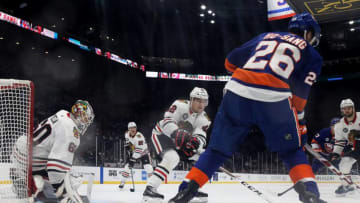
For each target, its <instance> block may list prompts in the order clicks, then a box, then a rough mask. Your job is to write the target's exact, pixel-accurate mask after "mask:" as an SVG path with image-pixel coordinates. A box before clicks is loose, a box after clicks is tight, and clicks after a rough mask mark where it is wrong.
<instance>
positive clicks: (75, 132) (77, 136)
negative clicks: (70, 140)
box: [73, 127, 80, 139]
mask: <svg viewBox="0 0 360 203" xmlns="http://www.w3.org/2000/svg"><path fill="white" fill-rule="evenodd" d="M73 133H74V137H76V138H78V139H79V137H80V132H79V130H78V129H77V128H76V127H74V130H73Z"/></svg>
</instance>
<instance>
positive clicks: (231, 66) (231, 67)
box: [225, 59, 237, 73]
mask: <svg viewBox="0 0 360 203" xmlns="http://www.w3.org/2000/svg"><path fill="white" fill-rule="evenodd" d="M225 68H226V70H228V71H230V72H232V73H233V72H234V71H235V69H236V68H237V66H235V65H234V64H232V63H230V62H229V60H228V59H225Z"/></svg>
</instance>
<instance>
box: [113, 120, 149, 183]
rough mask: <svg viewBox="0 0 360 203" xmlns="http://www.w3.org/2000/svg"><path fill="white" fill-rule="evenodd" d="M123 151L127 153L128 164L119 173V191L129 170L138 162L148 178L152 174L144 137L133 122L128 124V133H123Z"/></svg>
mask: <svg viewBox="0 0 360 203" xmlns="http://www.w3.org/2000/svg"><path fill="white" fill-rule="evenodd" d="M125 150H126V152H127V157H128V163H126V165H125V167H124V170H123V171H122V172H121V175H122V179H121V182H120V185H119V188H120V189H123V188H124V186H125V182H126V179H127V178H128V177H129V174H130V168H132V167H133V166H134V164H135V163H136V162H137V161H138V160H139V161H141V162H142V164H143V165H144V169H145V171H146V173H147V175H148V177H150V176H151V175H152V173H153V167H152V165H151V159H150V152H149V149H148V145H147V143H146V140H145V137H144V135H143V134H142V133H141V132H139V131H137V126H136V123H135V122H129V123H128V131H126V132H125ZM131 175H132V174H131Z"/></svg>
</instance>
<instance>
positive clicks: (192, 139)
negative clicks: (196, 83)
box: [143, 87, 211, 202]
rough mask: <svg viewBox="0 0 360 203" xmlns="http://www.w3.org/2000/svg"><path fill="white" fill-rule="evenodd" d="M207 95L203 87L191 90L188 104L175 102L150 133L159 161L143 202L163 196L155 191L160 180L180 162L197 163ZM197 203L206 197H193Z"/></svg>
mask: <svg viewBox="0 0 360 203" xmlns="http://www.w3.org/2000/svg"><path fill="white" fill-rule="evenodd" d="M208 99H209V95H208V93H207V91H206V90H205V89H204V88H199V87H195V88H194V89H193V90H192V91H191V92H190V101H188V100H176V101H175V102H174V103H173V104H172V105H171V106H170V108H169V109H168V111H167V112H165V114H164V118H163V119H162V120H161V121H159V122H158V123H157V124H156V126H155V128H154V129H153V131H152V136H151V141H152V144H153V146H154V149H155V152H156V155H157V156H158V158H159V159H160V160H161V161H160V163H159V164H158V165H157V166H156V168H155V170H154V174H153V175H152V176H151V177H150V179H149V181H148V184H147V186H146V189H145V191H144V193H143V202H159V201H161V200H162V199H164V195H162V194H160V193H158V192H157V188H158V187H159V186H160V184H161V182H162V181H166V179H167V176H168V175H169V173H170V172H171V171H172V170H173V169H174V168H175V167H176V166H177V165H178V163H179V161H180V159H181V160H184V161H186V160H197V158H198V156H199V154H200V153H202V152H203V151H204V146H205V145H206V136H207V134H206V131H207V129H208V128H209V126H210V124H211V122H210V119H209V118H208V116H207V115H206V113H205V111H204V109H205V107H206V106H207V105H208ZM196 196H197V197H196V198H197V201H202V202H206V201H207V194H205V193H202V192H199V193H197V194H196Z"/></svg>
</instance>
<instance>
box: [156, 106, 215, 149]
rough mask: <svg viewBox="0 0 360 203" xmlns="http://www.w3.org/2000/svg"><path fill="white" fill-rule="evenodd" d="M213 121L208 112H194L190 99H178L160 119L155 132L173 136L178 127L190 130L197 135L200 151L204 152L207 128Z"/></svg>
mask: <svg viewBox="0 0 360 203" xmlns="http://www.w3.org/2000/svg"><path fill="white" fill-rule="evenodd" d="M210 124H211V121H210V119H209V117H208V116H207V115H206V112H205V111H203V112H201V113H194V112H192V111H191V108H190V101H188V100H176V101H175V102H174V103H173V104H172V105H171V106H170V108H169V109H168V111H166V112H165V114H164V119H163V120H161V121H159V122H158V123H157V124H156V126H155V128H154V129H153V134H157V135H160V134H165V135H167V136H169V137H170V136H171V133H173V132H174V131H175V130H177V129H178V128H182V129H185V130H187V131H189V132H190V133H191V134H192V136H194V137H197V138H198V140H199V142H200V146H199V148H198V152H202V151H203V150H204V149H203V148H204V146H205V145H206V137H207V133H206V131H207V129H208V128H209V126H210Z"/></svg>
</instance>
